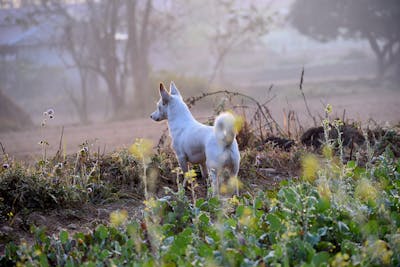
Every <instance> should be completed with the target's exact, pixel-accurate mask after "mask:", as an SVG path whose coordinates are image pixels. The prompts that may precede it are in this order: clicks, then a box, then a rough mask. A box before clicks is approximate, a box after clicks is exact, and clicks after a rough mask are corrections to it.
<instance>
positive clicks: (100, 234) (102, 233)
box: [96, 225, 108, 240]
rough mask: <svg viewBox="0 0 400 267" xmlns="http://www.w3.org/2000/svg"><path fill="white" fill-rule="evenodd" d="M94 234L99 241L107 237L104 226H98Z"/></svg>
mask: <svg viewBox="0 0 400 267" xmlns="http://www.w3.org/2000/svg"><path fill="white" fill-rule="evenodd" d="M96 234H97V235H98V237H99V238H100V239H101V240H104V239H106V238H107V237H108V230H107V227H105V226H104V225H100V226H99V227H97V229H96Z"/></svg>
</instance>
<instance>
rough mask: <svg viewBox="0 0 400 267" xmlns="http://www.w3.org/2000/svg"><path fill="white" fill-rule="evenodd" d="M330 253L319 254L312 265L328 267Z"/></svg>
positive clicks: (315, 256)
mask: <svg viewBox="0 0 400 267" xmlns="http://www.w3.org/2000/svg"><path fill="white" fill-rule="evenodd" d="M329 257H330V255H329V253H328V252H326V251H322V252H318V253H316V254H315V255H314V257H313V259H312V263H313V264H314V266H321V267H322V266H328V262H329V261H328V260H329Z"/></svg>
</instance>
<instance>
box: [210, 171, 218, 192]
mask: <svg viewBox="0 0 400 267" xmlns="http://www.w3.org/2000/svg"><path fill="white" fill-rule="evenodd" d="M208 173H209V179H210V184H211V191H212V196H214V197H215V196H218V197H219V181H218V173H217V171H216V170H215V169H211V170H208Z"/></svg>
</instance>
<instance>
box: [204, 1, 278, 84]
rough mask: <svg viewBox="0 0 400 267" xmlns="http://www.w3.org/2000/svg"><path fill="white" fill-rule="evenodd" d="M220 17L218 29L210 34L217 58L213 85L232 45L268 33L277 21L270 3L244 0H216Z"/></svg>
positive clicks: (240, 43)
mask: <svg viewBox="0 0 400 267" xmlns="http://www.w3.org/2000/svg"><path fill="white" fill-rule="evenodd" d="M215 7H216V9H217V16H216V17H217V21H216V26H215V31H214V33H213V34H212V35H211V36H210V39H211V40H210V41H211V42H210V43H211V49H212V52H213V53H214V54H215V62H214V66H213V70H212V73H211V76H210V78H209V81H208V83H209V85H211V83H212V82H213V81H214V79H215V78H216V76H217V73H218V71H221V70H222V68H223V65H224V61H225V58H226V56H227V55H228V53H229V52H231V50H232V49H234V48H236V47H238V46H239V45H242V44H244V43H249V42H251V41H253V40H254V39H256V37H260V36H262V35H265V34H266V33H267V32H268V30H269V27H270V26H271V24H272V22H273V15H272V14H269V13H268V12H267V10H268V6H263V5H260V4H258V6H257V5H256V4H255V3H253V2H251V1H250V2H249V3H246V2H243V1H225V0H219V1H216V3H215Z"/></svg>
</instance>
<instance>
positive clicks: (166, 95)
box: [160, 83, 169, 105]
mask: <svg viewBox="0 0 400 267" xmlns="http://www.w3.org/2000/svg"><path fill="white" fill-rule="evenodd" d="M160 96H161V99H162V102H163V104H164V105H165V104H167V103H168V101H169V93H168V92H167V90H165V87H164V84H163V83H160Z"/></svg>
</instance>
